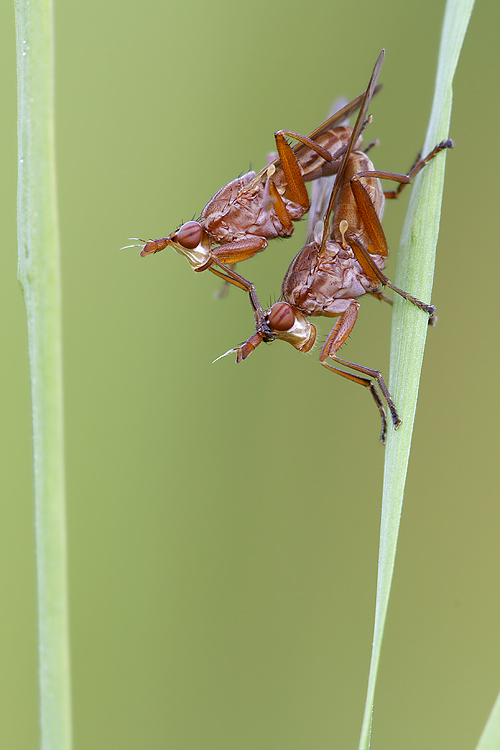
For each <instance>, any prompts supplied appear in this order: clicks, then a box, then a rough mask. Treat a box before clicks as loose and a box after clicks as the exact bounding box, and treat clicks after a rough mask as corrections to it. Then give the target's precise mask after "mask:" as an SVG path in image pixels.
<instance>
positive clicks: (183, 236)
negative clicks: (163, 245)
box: [174, 221, 203, 250]
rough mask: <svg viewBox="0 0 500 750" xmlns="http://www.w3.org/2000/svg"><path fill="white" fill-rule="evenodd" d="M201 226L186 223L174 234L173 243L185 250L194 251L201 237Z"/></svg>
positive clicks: (192, 222)
mask: <svg viewBox="0 0 500 750" xmlns="http://www.w3.org/2000/svg"><path fill="white" fill-rule="evenodd" d="M202 231H203V230H202V228H201V225H200V224H198V222H197V221H187V222H186V223H185V224H183V225H182V227H181V228H180V229H179V230H178V231H177V232H176V233H175V240H174V241H175V242H178V243H179V244H180V245H182V246H183V247H185V248H186V249H187V250H194V248H195V247H198V245H199V244H200V242H201V235H202Z"/></svg>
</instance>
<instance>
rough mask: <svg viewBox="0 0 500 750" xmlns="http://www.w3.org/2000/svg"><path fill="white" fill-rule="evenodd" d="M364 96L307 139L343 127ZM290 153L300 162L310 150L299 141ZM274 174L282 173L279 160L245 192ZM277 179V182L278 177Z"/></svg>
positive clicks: (248, 186)
mask: <svg viewBox="0 0 500 750" xmlns="http://www.w3.org/2000/svg"><path fill="white" fill-rule="evenodd" d="M381 88H382V86H381V85H379V86H376V87H375V88H374V90H373V92H372V96H373V95H374V94H376V93H377V92H378V91H380V89H381ZM365 96H366V92H365V93H364V94H360V95H359V96H357V97H356V99H353V100H352V102H349V104H346V105H345V106H343V107H342V108H341V109H339V110H337V111H336V112H334V113H333V114H332V115H330V117H329V118H328V119H327V120H325V121H324V122H323V123H321V125H318V127H317V128H315V129H314V130H313V131H312V133H309V136H308V137H309V138H310V139H311V140H312V141H317V140H318V138H320V137H321V136H322V135H323V134H324V133H327V132H328V131H329V130H332V129H333V128H336V127H338V126H339V125H343V124H345V123H346V122H348V120H349V117H350V116H351V115H352V114H353V113H354V112H356V110H358V109H359V108H360V107H361V106H362V104H363V100H364V98H365ZM358 135H359V133H358ZM292 151H293V153H294V154H295V156H296V157H297V161H299V162H301V161H302V160H304V158H305V156H306V155H307V153H308V152H309V151H310V149H309V147H308V146H306V145H304V144H303V143H300V141H299V142H298V143H296V144H295V146H293V147H292ZM276 172H278V173H280V172H281V173H282V168H281V161H280V159H279V158H276V159H274V161H272V162H271V163H270V164H268V165H267V166H265V167H264V168H263V169H261V171H260V172H258V174H257V175H256V176H255V177H254V179H253V180H252V181H251V182H250V183H248V185H246V186H245V190H252V189H253V187H254V186H255V185H257V184H258V183H259V182H265V180H266V179H267V177H268V175H269V174H275V173H276ZM277 177H278V180H279V176H277Z"/></svg>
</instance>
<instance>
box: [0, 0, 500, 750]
mask: <svg viewBox="0 0 500 750" xmlns="http://www.w3.org/2000/svg"><path fill="white" fill-rule="evenodd" d="M443 9H444V8H443V4H442V3H441V2H438V3H436V2H427V1H425V2H419V3H412V4H410V3H406V2H401V0H390V1H389V0H382V1H380V2H376V3H375V2H373V1H372V0H362V2H358V3H356V4H355V5H354V4H349V3H335V2H333V3H332V2H328V3H327V2H321V0H312V2H309V3H307V4H303V3H299V2H295V0H293V1H292V2H288V3H287V4H283V3H278V2H276V1H275V0H273V1H272V2H268V0H266V2H263V1H262V0H256V1H255V2H253V3H249V4H245V5H240V4H236V3H229V2H223V1H222V0H215V2H213V3H210V4H208V3H207V4H205V3H190V2H177V0H175V1H173V2H170V3H160V2H152V1H151V0H145V1H144V2H142V3H132V2H127V1H126V0H125V1H124V2H121V3H119V4H118V3H109V2H108V3H103V2H96V1H95V0H89V1H88V2H86V3H74V2H60V3H56V39H57V45H56V46H57V50H56V52H57V54H56V65H57V75H56V86H57V149H58V151H57V157H58V180H59V195H60V222H61V241H62V263H63V284H64V287H63V294H64V311H63V312H64V356H65V359H64V368H65V388H66V405H65V417H66V436H67V486H68V526H69V566H70V567H69V575H70V586H71V588H70V608H71V626H72V630H71V648H72V661H73V663H72V668H73V700H74V727H75V748H76V750H84V749H85V750H87V749H88V748H92V750H110V749H111V748H113V749H114V748H117V749H118V748H119V749H120V750H132V749H134V750H136V749H137V750H139V749H140V750H143V749H144V748H147V750H157V749H158V750H160V749H162V750H163V749H164V748H169V750H170V749H172V750H226V748H227V750H254V749H255V748H259V750H268V749H269V750H271V749H272V750H276V748H287V750H299V749H300V750H303V749H305V748H308V749H309V748H315V749H319V748H325V749H326V748H330V747H342V748H354V747H356V743H357V740H358V736H359V729H360V723H361V716H362V710H363V703H364V697H365V690H366V684H367V677H368V665H369V657H370V646H371V638H372V627H373V613H374V599H375V584H376V569H377V547H378V530H379V516H380V496H381V480H382V466H383V448H382V447H381V446H380V444H379V443H378V432H379V416H378V413H377V410H376V408H375V407H374V405H373V403H372V401H371V399H370V396H369V394H368V393H367V392H366V391H365V390H364V389H361V388H355V387H354V386H353V385H351V384H349V383H347V382H344V381H342V380H341V379H340V378H335V377H333V376H332V375H330V374H329V373H327V372H326V370H324V369H323V368H321V367H320V366H319V364H318V362H317V350H316V352H313V353H312V355H309V356H302V355H299V353H298V352H296V351H295V350H293V349H292V347H289V346H285V345H284V344H281V343H276V344H274V345H272V346H268V347H265V346H261V347H260V348H259V350H258V351H257V352H256V353H255V354H254V355H253V356H252V357H251V358H250V359H249V360H248V361H247V362H245V363H244V364H242V365H240V366H238V367H236V366H235V365H234V363H233V362H232V361H231V359H230V358H227V359H224V360H222V361H220V362H218V363H217V364H213V365H212V364H211V363H212V360H213V359H215V357H217V356H218V355H219V354H221V353H222V352H224V351H226V350H227V349H229V348H230V347H232V346H234V345H236V344H238V343H239V342H240V341H242V340H243V339H245V338H246V337H247V336H248V335H250V333H251V332H252V322H251V316H250V312H249V306H248V302H247V300H246V298H245V295H244V294H243V293H240V292H239V291H238V290H231V293H230V295H229V296H228V297H227V298H226V299H224V300H215V299H214V296H213V295H214V291H215V290H216V289H217V288H218V287H219V282H218V280H217V279H216V278H215V277H212V276H211V275H210V274H202V275H200V276H198V275H194V274H193V273H192V271H191V270H190V268H189V266H188V264H187V263H186V261H185V260H184V259H183V258H181V257H180V256H177V255H176V254H175V253H173V252H172V251H164V252H162V253H160V254H158V255H156V256H153V257H150V258H145V259H141V258H139V256H138V252H137V251H136V250H123V251H121V252H119V250H118V249H119V248H120V247H121V246H122V245H125V244H128V243H127V237H129V236H140V237H147V238H149V237H162V236H165V235H166V234H168V233H169V232H171V231H173V230H174V229H175V228H176V227H177V226H178V224H179V223H180V222H181V221H185V220H188V219H191V218H192V217H193V216H198V215H199V213H200V211H201V209H202V208H203V206H204V205H205V203H206V202H207V201H208V199H209V198H210V197H211V195H212V194H213V193H214V192H215V191H216V190H217V189H218V188H219V187H221V186H222V185H223V184H225V183H226V182H228V181H229V180H230V179H232V178H233V177H235V176H237V175H238V174H239V173H241V172H243V171H246V170H247V169H248V168H249V166H250V165H252V166H253V167H255V168H257V169H259V168H260V167H261V166H262V165H263V164H264V162H265V155H266V153H267V152H268V151H270V150H272V149H273V143H274V141H273V133H274V131H275V130H277V129H279V128H289V129H292V130H298V131H299V132H309V131H310V130H312V128H314V127H315V126H316V125H317V124H318V123H319V122H320V121H321V120H323V119H324V116H325V115H326V113H327V111H328V109H329V107H330V105H331V103H332V101H333V100H334V99H335V98H336V97H338V96H339V95H343V96H345V97H347V98H352V97H354V96H355V95H357V94H358V93H360V92H361V91H362V90H363V88H364V87H365V85H366V82H367V80H368V77H369V74H370V71H371V68H372V66H373V63H374V61H375V59H376V56H377V54H378V52H379V51H380V49H381V48H382V47H385V48H386V53H387V54H386V61H385V64H384V68H383V70H382V75H381V80H382V81H383V83H384V89H383V91H382V92H381V93H380V94H379V95H378V96H377V97H376V100H374V102H373V104H372V107H371V108H370V111H371V112H372V113H373V115H374V123H373V125H372V126H371V128H370V130H369V133H368V134H367V138H370V139H371V138H375V137H378V138H380V139H381V145H380V147H379V148H378V149H377V151H376V152H373V158H374V160H375V163H376V166H377V167H378V168H379V169H384V170H389V171H406V170H407V169H408V168H409V167H410V165H411V164H412V161H413V159H414V157H415V154H416V152H417V151H418V150H419V148H420V146H421V144H422V142H423V139H424V135H425V131H426V126H427V120H428V116H429V112H430V105H431V100H432V92H433V81H434V74H435V68H436V62H437V50H438V42H439V36H440V27H441V21H442V15H443ZM499 23H500V6H499V5H498V3H496V2H493V1H491V0H490V1H489V2H479V3H478V5H477V8H476V9H475V11H474V13H473V16H472V19H471V24H470V28H469V33H468V36H467V38H466V40H465V44H464V48H463V54H462V58H461V60H460V62H459V66H458V70H457V74H456V85H455V100H454V111H453V119H452V125H451V135H452V136H453V138H454V139H455V142H456V148H455V150H454V151H452V152H451V153H449V154H448V156H447V167H446V186H445V195H444V204H443V215H442V223H441V235H440V240H439V248H438V259H437V268H436V280H435V286H434V292H433V298H432V299H433V302H434V304H436V305H437V306H438V312H439V323H438V326H437V327H436V328H435V329H433V330H431V331H430V332H429V337H428V345H427V351H426V356H425V361H424V369H423V378H422V385H421V390H420V398H419V408H418V411H417V419H416V427H415V433H414V441H413V452H412V456H411V460H410V467H409V474H408V485H407V492H406V497H405V505H404V509H403V520H402V528H401V538H400V544H399V550H398V557H397V564H396V574H395V581H394V589H393V597H392V602H391V606H390V609H389V618H388V625H387V630H386V641H385V645H384V649H383V653H382V663H381V670H380V679H379V685H378V691H377V695H376V702H375V718H374V729H373V744H372V746H373V748H374V750H377V748H383V749H384V750H392V749H394V750H396V749H397V750H399V748H402V747H404V748H405V750H417V749H419V750H420V749H421V748H422V747H425V748H432V747H436V748H437V747H453V748H454V750H461V749H462V748H464V750H465V749H466V748H472V747H474V745H475V743H476V741H477V738H478V736H479V734H480V732H481V729H482V727H483V725H484V722H485V720H486V717H487V715H488V713H489V711H490V708H491V706H492V704H493V701H494V699H495V696H496V694H497V692H498V690H499V689H500V638H499V633H500V596H499V594H500V591H499V587H500V575H499V573H500V544H499V528H500V509H499V503H498V469H497V464H498V416H499V415H498V387H497V382H498V367H499V358H498V332H497V331H498V326H497V324H496V323H497V319H498V304H497V299H496V298H497V295H498V278H499V270H500V269H499V264H498V249H497V246H498V229H497V227H496V217H497V216H498V187H497V186H498V164H499V161H498V156H497V153H498V143H497V140H498V135H497V131H498V122H499V121H500V106H499V96H498V93H499V92H498V70H499V61H500V57H499V54H498V28H499ZM0 30H1V31H0V34H1V44H0V65H1V67H0V69H1V71H2V74H1V75H2V99H3V117H2V120H1V128H2V142H3V144H4V149H3V159H2V161H3V179H2V181H1V184H0V190H1V202H0V206H1V212H2V224H1V225H2V246H3V251H2V253H1V256H0V263H1V269H0V279H1V281H0V283H1V295H0V305H1V310H0V312H1V320H2V321H3V324H2V326H0V335H1V341H0V350H1V352H2V353H3V357H2V361H3V364H2V368H1V371H2V388H1V391H0V396H1V402H0V415H1V426H2V428H1V431H0V434H1V441H2V442H1V446H0V450H1V456H2V467H1V486H2V490H1V498H2V510H1V517H2V522H1V524H0V597H1V605H2V617H1V619H0V642H1V644H2V645H1V647H0V654H1V656H0V675H1V678H0V705H1V707H2V708H1V712H0V713H1V718H0V746H1V747H2V748H4V747H5V748H13V749H14V750H25V749H26V750H28V748H34V747H36V746H37V742H38V740H37V734H38V719H37V675H36V622H35V580H34V555H33V510H32V492H31V485H32V478H31V455H30V451H31V436H30V414H29V381H28V371H27V355H26V332H25V317H24V308H23V302H22V298H21V293H20V291H19V288H18V286H17V282H16V234H15V232H16V218H15V194H16V178H17V170H16V125H15V117H16V115H15V111H16V89H15V87H16V83H15V50H14V14H13V8H12V7H10V5H9V4H8V3H3V4H2V5H1V7H0ZM406 192H407V193H408V195H406V194H404V196H403V197H402V198H401V199H400V200H399V201H398V202H397V203H391V204H389V205H388V206H387V210H386V217H385V220H384V225H385V228H386V232H387V236H388V239H389V243H390V245H391V247H392V248H393V249H394V250H395V249H396V248H397V243H398V238H399V232H400V229H401V225H402V221H403V217H404V213H405V207H406V205H407V201H408V197H409V193H410V190H408V191H406ZM304 235H305V223H302V225H300V226H298V227H297V229H296V231H295V234H294V237H293V238H292V239H290V240H287V241H281V242H280V241H277V242H274V243H272V245H271V246H270V247H269V248H268V250H267V251H266V252H265V253H263V254H261V255H260V256H258V257H257V258H255V259H253V260H251V261H249V262H247V263H245V264H244V265H242V266H240V270H241V272H243V273H244V275H246V276H247V277H249V278H251V279H252V280H253V281H254V282H255V283H256V285H257V288H258V290H259V294H260V296H261V299H262V300H263V301H264V302H267V300H268V299H269V298H271V299H274V297H275V296H277V295H278V294H279V288H280V281H281V279H282V277H283V275H284V272H285V270H286V268H287V266H288V263H289V262H290V260H291V259H292V257H293V256H294V255H295V253H296V252H297V251H298V250H299V249H300V247H301V246H302V244H303V241H304ZM395 255H396V253H394V256H395ZM394 263H395V257H392V258H391V261H390V264H389V266H388V273H389V275H392V276H393V275H394ZM328 323H329V321H328V320H325V321H323V324H321V326H320V331H321V337H322V338H323V337H324V336H326V334H327V333H328V331H329V326H328ZM389 332H390V309H389V308H388V307H387V306H385V305H381V304H380V303H378V302H377V301H376V300H373V299H367V300H364V301H363V303H362V309H361V314H360V319H359V323H358V324H357V326H356V329H355V331H354V334H353V335H352V337H351V338H350V340H349V342H348V344H347V345H346V347H345V349H344V350H343V353H344V355H345V356H347V357H348V358H349V359H351V360H352V361H355V362H361V363H363V364H366V365H367V366H370V367H377V368H380V369H381V370H382V371H384V372H386V373H387V361H388V345H389ZM495 456H496V458H495Z"/></svg>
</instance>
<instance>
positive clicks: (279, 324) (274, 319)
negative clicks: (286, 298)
mask: <svg viewBox="0 0 500 750" xmlns="http://www.w3.org/2000/svg"><path fill="white" fill-rule="evenodd" d="M268 319H269V325H270V326H271V328H273V329H274V330H275V331H289V330H290V328H291V327H292V326H293V324H294V323H295V313H294V312H293V310H292V306H291V305H289V304H288V302H277V303H276V304H275V305H273V306H272V307H271V309H270V311H269V316H268Z"/></svg>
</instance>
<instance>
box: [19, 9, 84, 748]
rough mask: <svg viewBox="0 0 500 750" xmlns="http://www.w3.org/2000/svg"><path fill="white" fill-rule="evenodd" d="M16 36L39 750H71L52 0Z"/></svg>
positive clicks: (24, 14)
mask: <svg viewBox="0 0 500 750" xmlns="http://www.w3.org/2000/svg"><path fill="white" fill-rule="evenodd" d="M16 36H17V71H18V144H19V145H18V148H19V154H18V156H19V177H18V244H19V264H18V276H19V282H20V284H21V288H22V291H23V295H24V301H25V305H26V314H27V326H28V350H29V363H30V377H31V399H32V412H33V463H34V486H35V535H36V565H37V597H38V646H39V683H40V724H41V748H42V750H49V748H50V750H69V748H70V747H71V708H70V686H69V679H70V675H69V637H68V606H67V572H66V570H67V567H66V520H65V505H64V501H65V496H64V446H63V410H62V365H61V289H60V267H59V236H58V224H57V203H56V178H55V143H54V43H53V17H52V2H51V0H17V1H16Z"/></svg>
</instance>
